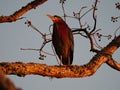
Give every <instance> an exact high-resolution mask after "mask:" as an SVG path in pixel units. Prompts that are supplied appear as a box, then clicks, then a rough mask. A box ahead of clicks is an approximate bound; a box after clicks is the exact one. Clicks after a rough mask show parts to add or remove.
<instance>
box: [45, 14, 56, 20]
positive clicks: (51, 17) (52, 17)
mask: <svg viewBox="0 0 120 90" xmlns="http://www.w3.org/2000/svg"><path fill="white" fill-rule="evenodd" d="M46 16H48V17H49V18H50V19H52V21H54V19H55V18H54V16H51V15H49V14H46Z"/></svg>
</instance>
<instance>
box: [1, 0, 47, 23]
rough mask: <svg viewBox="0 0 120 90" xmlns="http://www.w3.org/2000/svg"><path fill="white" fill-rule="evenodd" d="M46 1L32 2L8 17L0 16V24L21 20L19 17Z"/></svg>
mask: <svg viewBox="0 0 120 90" xmlns="http://www.w3.org/2000/svg"><path fill="white" fill-rule="evenodd" d="M46 1H47V0H33V1H32V2H30V3H28V4H27V5H26V6H24V7H22V8H21V9H20V10H18V11H16V12H15V13H13V14H12V15H10V16H0V23H5V22H15V21H16V20H19V19H22V18H19V17H20V16H22V15H23V14H25V13H26V12H27V11H29V10H31V9H35V8H36V7H37V6H39V5H41V4H43V3H44V2H46Z"/></svg>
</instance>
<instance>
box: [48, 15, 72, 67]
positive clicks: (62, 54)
mask: <svg viewBox="0 0 120 90" xmlns="http://www.w3.org/2000/svg"><path fill="white" fill-rule="evenodd" d="M47 16H48V17H49V18H50V19H51V20H52V21H53V23H54V24H53V34H52V43H53V46H54V48H55V51H56V54H57V55H58V57H59V59H60V65H61V63H62V64H63V65H71V64H72V62H73V53H74V39H73V34H72V32H71V29H70V28H69V27H68V25H67V24H66V22H65V21H64V20H63V19H62V18H61V17H59V16H57V15H55V16H51V15H48V14H47Z"/></svg>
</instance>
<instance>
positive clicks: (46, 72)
mask: <svg viewBox="0 0 120 90" xmlns="http://www.w3.org/2000/svg"><path fill="white" fill-rule="evenodd" d="M119 47H120V36H118V37H117V38H115V39H114V40H112V41H111V43H109V44H108V45H107V46H106V47H105V48H104V49H102V50H101V51H100V52H98V53H97V54H96V55H95V56H94V57H93V58H92V59H91V60H90V62H89V63H87V64H85V65H71V66H49V65H46V64H38V63H22V62H13V63H9V62H1V63H0V71H3V72H4V73H5V74H8V75H18V76H26V75H30V74H34V75H41V76H48V77H56V78H81V77H86V76H91V75H93V74H94V73H95V72H96V71H97V70H98V68H99V67H100V66H101V65H102V64H103V63H107V64H108V65H109V66H110V67H112V68H113V69H116V70H118V71H120V64H119V63H117V62H116V61H114V60H113V58H112V54H113V53H114V52H115V51H116V50H117V49H118V48H119Z"/></svg>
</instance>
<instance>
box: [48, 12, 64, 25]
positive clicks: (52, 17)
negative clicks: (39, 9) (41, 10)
mask: <svg viewBox="0 0 120 90" xmlns="http://www.w3.org/2000/svg"><path fill="white" fill-rule="evenodd" d="M46 16H48V17H49V18H50V19H51V20H52V21H53V22H54V23H56V22H59V21H63V20H62V18H61V17H59V16H57V15H54V16H51V15H49V14H47V15H46Z"/></svg>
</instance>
